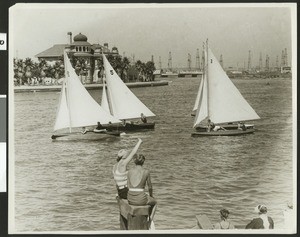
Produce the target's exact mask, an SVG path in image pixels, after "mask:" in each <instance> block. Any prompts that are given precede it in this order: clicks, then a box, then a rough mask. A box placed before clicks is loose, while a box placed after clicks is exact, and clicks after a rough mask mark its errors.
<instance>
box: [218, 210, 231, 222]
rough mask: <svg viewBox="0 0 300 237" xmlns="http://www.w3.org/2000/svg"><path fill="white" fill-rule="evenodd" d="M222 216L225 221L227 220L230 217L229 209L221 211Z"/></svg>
mask: <svg viewBox="0 0 300 237" xmlns="http://www.w3.org/2000/svg"><path fill="white" fill-rule="evenodd" d="M220 214H221V218H222V219H223V220H226V219H227V218H228V216H229V211H228V210H227V209H221V210H220Z"/></svg>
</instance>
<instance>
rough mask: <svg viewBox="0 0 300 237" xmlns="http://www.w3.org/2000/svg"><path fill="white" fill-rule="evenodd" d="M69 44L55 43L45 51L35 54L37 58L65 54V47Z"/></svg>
mask: <svg viewBox="0 0 300 237" xmlns="http://www.w3.org/2000/svg"><path fill="white" fill-rule="evenodd" d="M67 46H69V44H55V45H53V46H52V47H51V48H49V49H46V50H45V51H43V52H41V53H39V54H37V55H35V57H37V58H50V57H60V56H62V55H64V50H65V48H66V47H67Z"/></svg>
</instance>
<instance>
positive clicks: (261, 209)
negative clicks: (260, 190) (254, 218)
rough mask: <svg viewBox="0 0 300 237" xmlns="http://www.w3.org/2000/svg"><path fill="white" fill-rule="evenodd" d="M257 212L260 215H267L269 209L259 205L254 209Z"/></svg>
mask: <svg viewBox="0 0 300 237" xmlns="http://www.w3.org/2000/svg"><path fill="white" fill-rule="evenodd" d="M254 210H255V212H257V213H258V214H262V213H267V207H266V206H265V205H262V204H260V205H258V206H256V207H255V208H254Z"/></svg>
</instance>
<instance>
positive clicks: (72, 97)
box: [54, 53, 121, 130]
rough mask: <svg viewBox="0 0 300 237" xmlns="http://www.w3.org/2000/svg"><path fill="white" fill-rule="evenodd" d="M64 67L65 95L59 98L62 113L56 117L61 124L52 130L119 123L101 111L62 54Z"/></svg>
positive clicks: (57, 124) (65, 56) (66, 57)
mask: <svg viewBox="0 0 300 237" xmlns="http://www.w3.org/2000/svg"><path fill="white" fill-rule="evenodd" d="M64 65H65V77H66V78H65V80H66V91H67V93H64V92H62V96H64V94H65V96H66V98H61V100H60V105H59V110H58V111H62V112H61V113H59V115H58V117H60V118H62V120H63V123H56V126H55V127H54V130H58V129H61V128H66V127H84V126H92V125H97V122H100V123H101V124H108V123H109V122H111V123H120V122H121V121H120V120H118V119H116V118H115V117H113V116H112V115H110V114H109V113H107V112H106V111H105V110H104V109H102V108H101V106H100V105H99V104H98V103H97V102H96V101H95V100H94V99H93V97H92V96H91V95H90V94H89V92H88V91H87V90H86V89H85V87H84V86H83V85H82V83H81V82H80V80H79V78H78V76H77V74H76V73H75V70H74V69H73V67H72V65H71V63H70V61H69V59H68V56H67V55H66V53H64ZM63 88H64V87H63ZM65 102H66V103H65ZM66 108H67V109H66ZM66 110H68V113H69V122H68V124H67V123H66V120H67V119H66V116H67V113H66Z"/></svg>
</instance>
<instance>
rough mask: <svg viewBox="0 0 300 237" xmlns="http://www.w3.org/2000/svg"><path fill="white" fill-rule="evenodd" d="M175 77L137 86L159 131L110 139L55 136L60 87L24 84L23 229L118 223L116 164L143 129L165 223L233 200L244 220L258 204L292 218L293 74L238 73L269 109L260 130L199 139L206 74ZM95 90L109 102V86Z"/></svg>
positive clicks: (187, 222) (20, 152)
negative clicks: (197, 118) (196, 121)
mask: <svg viewBox="0 0 300 237" xmlns="http://www.w3.org/2000/svg"><path fill="white" fill-rule="evenodd" d="M171 80H172V82H171V83H170V85H169V86H162V87H148V88H134V89H133V92H134V93H135V94H136V95H137V96H138V97H139V98H140V99H141V100H142V101H143V102H144V103H145V104H146V105H148V107H149V108H150V109H151V110H152V111H153V112H154V113H155V114H156V115H157V117H156V119H155V121H156V128H155V130H154V131H148V132H138V133H131V134H127V135H125V136H123V137H121V138H116V139H112V140H105V141H102V142H99V141H98V142H82V141H77V142H58V141H56V142H55V141H52V140H51V139H50V137H51V135H52V126H53V123H54V119H55V114H56V106H57V103H58V98H59V93H56V92H43V93H41V92H38V93H16V94H15V213H16V214H15V228H16V231H70V230H73V231H99V230H118V229H119V209H118V205H117V202H116V200H115V194H116V190H115V184H114V181H113V177H112V171H111V170H112V166H113V165H114V164H115V161H116V154H117V152H118V150H119V149H121V148H125V147H127V148H132V147H133V146H134V145H135V144H136V142H137V138H138V137H141V138H142V140H143V141H144V142H143V144H142V146H141V148H140V152H141V153H143V154H144V155H145V157H146V161H145V164H144V166H145V167H146V168H148V169H150V170H151V178H152V182H153V188H154V196H155V198H156V199H157V200H158V209H157V212H156V216H155V227H156V229H158V230H166V229H169V230H172V229H190V228H193V227H194V226H195V225H196V219H195V215H198V214H206V215H208V217H209V218H210V219H211V220H212V222H216V221H218V218H219V210H220V209H221V208H223V207H224V208H227V209H229V210H230V212H231V215H230V218H231V220H232V221H233V222H234V223H236V224H246V223H248V222H249V221H250V220H251V219H252V218H254V217H255V215H256V214H255V213H254V211H253V209H254V207H255V206H256V205H258V204H265V205H266V206H267V207H268V210H269V211H268V213H269V215H270V216H272V217H273V219H274V222H275V228H280V227H282V224H283V214H282V211H283V210H284V208H285V205H286V203H287V201H288V200H291V198H292V194H293V175H292V172H293V157H292V82H291V80H290V79H280V78H279V79H278V78H277V79H251V80H245V79H243V80H242V79H234V81H233V82H234V83H235V85H236V86H237V87H238V88H239V90H240V92H241V93H242V94H243V95H244V97H245V98H246V100H247V101H248V102H249V103H250V104H251V105H252V107H253V108H254V109H255V110H256V112H257V113H258V114H259V115H260V117H261V120H258V121H256V122H255V125H256V128H257V131H256V132H255V133H254V134H250V135H246V136H236V137H195V138H193V137H191V132H192V131H193V129H192V124H193V118H192V117H191V116H190V113H191V110H192V108H193V105H194V100H195V98H196V94H197V89H198V85H199V78H185V79H183V78H181V79H178V78H174V79H171ZM267 82H269V83H270V85H267ZM90 93H91V94H92V95H93V97H94V98H95V99H96V100H97V101H100V99H101V95H100V93H99V92H97V91H90Z"/></svg>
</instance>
